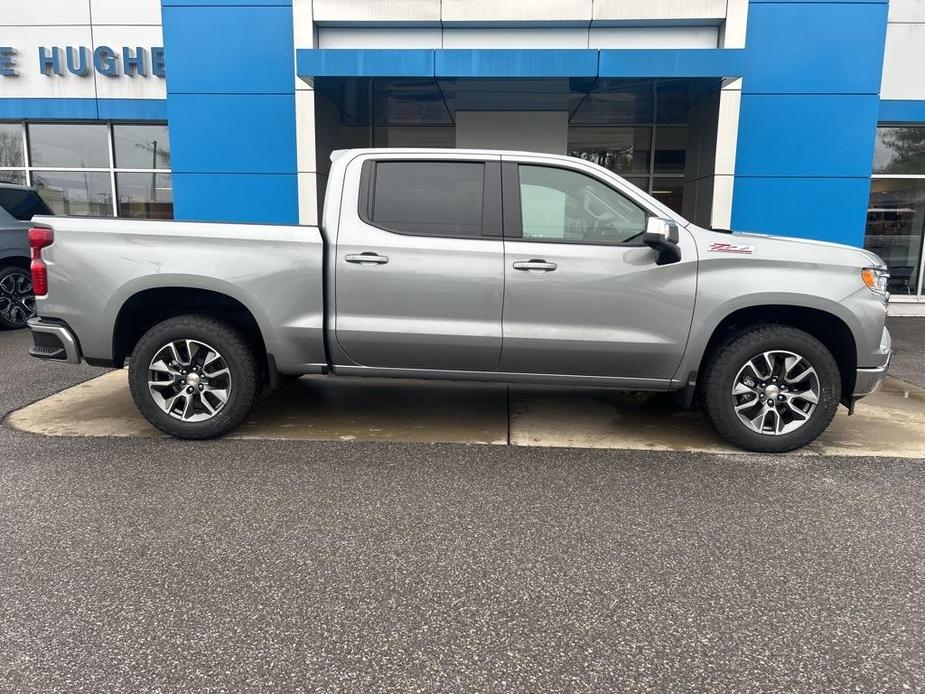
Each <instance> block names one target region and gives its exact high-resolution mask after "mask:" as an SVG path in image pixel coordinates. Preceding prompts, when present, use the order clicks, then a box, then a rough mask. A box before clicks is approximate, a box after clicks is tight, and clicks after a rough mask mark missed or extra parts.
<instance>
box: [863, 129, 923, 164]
mask: <svg viewBox="0 0 925 694" xmlns="http://www.w3.org/2000/svg"><path fill="white" fill-rule="evenodd" d="M874 173H875V174H925V126H922V125H910V126H889V127H882V128H877V142H876V145H875V146H874Z"/></svg>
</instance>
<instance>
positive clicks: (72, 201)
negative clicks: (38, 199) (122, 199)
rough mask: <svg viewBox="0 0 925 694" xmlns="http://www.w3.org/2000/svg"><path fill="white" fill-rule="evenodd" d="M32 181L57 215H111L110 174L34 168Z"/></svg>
mask: <svg viewBox="0 0 925 694" xmlns="http://www.w3.org/2000/svg"><path fill="white" fill-rule="evenodd" d="M32 180H33V185H35V187H36V188H38V189H39V192H40V194H41V196H42V199H43V200H44V201H45V202H46V203H48V206H49V207H51V209H52V210H53V211H54V213H55V214H61V215H79V216H90V217H111V216H112V189H111V187H110V179H109V174H108V173H99V172H78V171H74V172H65V171H34V172H33V174H32Z"/></svg>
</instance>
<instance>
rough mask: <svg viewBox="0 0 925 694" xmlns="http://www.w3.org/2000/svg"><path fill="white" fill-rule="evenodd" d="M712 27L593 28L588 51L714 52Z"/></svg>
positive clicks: (715, 28) (716, 38)
mask: <svg viewBox="0 0 925 694" xmlns="http://www.w3.org/2000/svg"><path fill="white" fill-rule="evenodd" d="M718 35H719V29H718V28H717V27H715V26H696V27H683V26H670V27H592V28H591V35H590V39H589V48H716V47H717V41H718Z"/></svg>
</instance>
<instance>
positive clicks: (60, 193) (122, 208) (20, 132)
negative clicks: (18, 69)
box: [0, 122, 173, 219]
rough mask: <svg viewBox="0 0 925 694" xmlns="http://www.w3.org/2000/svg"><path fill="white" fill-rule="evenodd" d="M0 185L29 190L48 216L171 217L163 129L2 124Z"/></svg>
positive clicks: (161, 126) (167, 153) (167, 154)
mask: <svg viewBox="0 0 925 694" xmlns="http://www.w3.org/2000/svg"><path fill="white" fill-rule="evenodd" d="M26 135H28V137H26ZM0 183H15V184H19V185H22V184H28V185H32V186H35V187H36V188H38V189H39V191H40V195H41V196H42V197H43V198H44V199H45V200H46V202H47V204H48V206H49V207H50V208H51V209H52V211H53V212H54V214H61V215H87V216H103V217H112V216H119V217H121V216H125V217H142V218H146V217H150V218H154V219H171V218H172V217H173V186H172V185H171V177H170V140H169V133H168V129H167V125H166V124H162V123H144V124H130V123H113V124H110V123H85V122H83V123H61V122H59V123H29V124H25V123H21V122H18V123H13V122H0Z"/></svg>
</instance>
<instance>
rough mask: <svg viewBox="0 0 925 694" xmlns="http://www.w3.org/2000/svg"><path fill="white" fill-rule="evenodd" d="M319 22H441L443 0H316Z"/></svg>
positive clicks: (317, 21) (315, 8) (316, 18)
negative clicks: (441, 1)
mask: <svg viewBox="0 0 925 694" xmlns="http://www.w3.org/2000/svg"><path fill="white" fill-rule="evenodd" d="M313 11H314V14H315V22H316V23H318V24H320V25H324V24H357V23H360V24H363V23H369V22H379V23H382V22H395V23H406V22H429V23H431V24H433V25H439V23H440V0H373V1H372V2H369V1H364V0H314V8H313Z"/></svg>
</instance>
